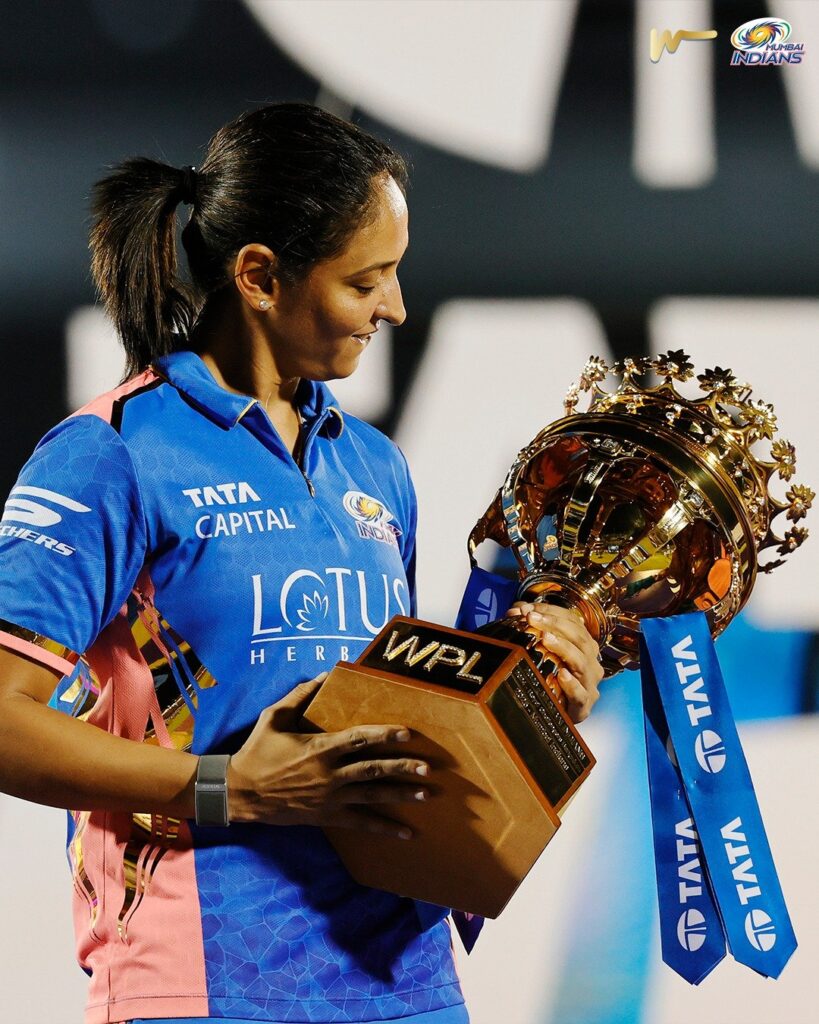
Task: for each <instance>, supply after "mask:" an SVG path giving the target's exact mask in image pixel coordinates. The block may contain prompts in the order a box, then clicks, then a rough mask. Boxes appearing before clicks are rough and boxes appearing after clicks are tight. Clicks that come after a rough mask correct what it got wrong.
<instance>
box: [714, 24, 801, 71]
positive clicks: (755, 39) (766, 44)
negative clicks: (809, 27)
mask: <svg viewBox="0 0 819 1024" xmlns="http://www.w3.org/2000/svg"><path fill="white" fill-rule="evenodd" d="M790 34H791V25H790V22H789V21H783V20H782V19H781V18H755V19H754V20H753V21H746V22H745V23H744V24H743V25H740V26H739V28H737V29H735V30H734V32H733V34H732V35H731V45H732V46H733V48H734V52H733V53H732V54H731V64H732V66H734V67H737V66H739V65H746V66H748V67H757V66H761V65H763V64H801V63H802V56H803V54H804V52H805V44H804V43H789V42H787V40H788V38H789V37H790Z"/></svg>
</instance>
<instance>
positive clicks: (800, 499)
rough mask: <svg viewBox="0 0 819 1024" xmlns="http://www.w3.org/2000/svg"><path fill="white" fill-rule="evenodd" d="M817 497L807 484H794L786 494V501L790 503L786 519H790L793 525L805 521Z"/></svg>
mask: <svg viewBox="0 0 819 1024" xmlns="http://www.w3.org/2000/svg"><path fill="white" fill-rule="evenodd" d="M815 497H816V492H815V491H813V490H812V489H811V488H810V487H807V486H806V485H805V484H794V485H793V487H790V488H788V490H787V492H786V493H785V500H786V501H788V502H789V505H790V507H789V508H788V511H787V512H786V513H785V515H786V518H788V519H790V520H791V522H793V523H796V522H798V521H799V520H800V519H804V518H805V516H806V515H807V513H808V509H809V508H811V507H812V505H813V499H814V498H815Z"/></svg>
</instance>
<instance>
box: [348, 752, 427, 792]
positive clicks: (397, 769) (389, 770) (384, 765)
mask: <svg viewBox="0 0 819 1024" xmlns="http://www.w3.org/2000/svg"><path fill="white" fill-rule="evenodd" d="M428 774H429V765H428V764H426V762H424V761H417V760H415V759H414V758H409V757H407V758H395V759H392V760H385V759H381V760H377V761H376V760H374V761H355V762H354V763H353V764H348V765H344V766H343V767H341V768H339V769H338V770H337V771H336V779H337V780H338V782H339V784H340V785H346V784H348V783H351V782H374V781H376V780H378V779H390V778H398V779H408V778H412V777H413V776H418V775H421V776H424V775H428Z"/></svg>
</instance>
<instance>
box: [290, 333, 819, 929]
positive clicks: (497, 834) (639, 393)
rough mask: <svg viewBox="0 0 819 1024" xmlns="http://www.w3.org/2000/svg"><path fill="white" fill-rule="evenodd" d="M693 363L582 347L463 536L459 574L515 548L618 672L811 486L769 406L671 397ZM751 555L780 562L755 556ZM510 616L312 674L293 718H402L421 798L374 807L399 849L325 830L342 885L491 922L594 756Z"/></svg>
mask: <svg viewBox="0 0 819 1024" xmlns="http://www.w3.org/2000/svg"><path fill="white" fill-rule="evenodd" d="M609 375H613V376H614V377H615V378H616V379H617V383H616V386H615V387H614V388H613V389H612V390H606V389H605V388H604V383H605V382H606V380H607V378H608V377H609ZM693 375H694V373H693V367H692V365H691V363H690V361H689V360H688V357H687V356H686V354H685V353H684V352H682V351H675V352H667V353H666V354H664V355H661V356H658V357H656V358H654V359H648V358H641V359H625V360H623V361H621V362H618V363H615V364H614V366H612V367H609V366H608V365H607V364H606V363H605V362H604V361H603V360H602V359H601V358H599V357H596V356H595V357H592V358H590V359H589V360H588V362H587V363H586V366H585V368H584V370H583V373H582V375H581V378H580V381H579V384H578V385H573V386H572V388H571V389H570V391H569V394H568V396H567V399H566V409H565V411H566V415H565V416H564V417H563V418H562V419H559V420H557V421H556V422H554V423H551V424H550V425H549V426H547V427H545V428H544V429H543V430H542V431H541V432H540V433H539V434H538V435H537V436H536V437H535V438H534V440H533V441H532V442H531V443H530V444H528V445H527V446H526V447H525V448H523V449H522V450H521V451H520V453H519V454H518V456H517V458H516V459H515V461H514V463H513V465H512V467H511V469H510V470H509V473H508V474H507V477H506V480H505V481H504V483H503V485H502V486H501V488H500V490H499V491H498V493H497V495H496V496H495V498H494V500H493V501H492V503H491V504H490V506H489V508H488V509H487V510H486V512H485V513H484V515H483V516H482V517H481V518H480V520H479V521H478V523H477V524H476V526H475V527H474V528H473V530H472V532H471V534H470V536H469V553H470V559H471V562H472V566H473V568H475V566H476V564H477V563H476V554H475V553H476V549H477V548H478V546H479V545H480V544H481V543H482V542H483V541H486V540H491V541H494V542H496V543H497V544H498V545H500V546H501V547H504V548H509V549H511V551H512V552H513V554H514V556H515V559H516V562H517V567H518V579H519V587H518V591H517V597H518V598H519V599H523V600H527V601H535V600H537V601H546V602H551V603H557V604H561V605H563V606H565V607H569V608H572V609H575V610H576V612H577V613H578V614H579V615H581V616H582V617H583V620H584V622H585V624H586V627H587V628H588V630H589V632H590V633H591V634H592V636H593V637H594V638H595V639H596V640H597V642H598V643H599V645H600V656H601V662H602V664H603V667H604V669H605V671H606V674H607V675H609V676H611V675H614V674H615V673H617V672H619V671H621V670H622V669H626V668H635V667H636V666H637V664H638V661H639V637H640V621H641V619H643V618H646V617H658V616H659V617H668V616H674V615H678V614H682V613H685V612H691V611H702V612H704V613H705V614H706V617H707V621H708V625H709V627H710V630H711V634H712V636H714V637H716V636H717V635H718V634H719V633H721V632H722V631H723V630H724V629H725V627H726V626H727V625H728V623H729V622H730V621H731V620H732V619H733V617H734V616H735V615H736V614H737V613H738V612H739V611H740V609H741V608H742V607H743V606H744V604H745V603H746V601H747V600H748V597H749V596H750V593H751V590H752V588H753V585H754V582H755V579H756V576H757V572H758V571H759V570H760V569H761V570H762V571H763V572H768V571H770V570H771V569H773V568H774V567H776V566H777V565H779V564H781V562H782V557H783V556H785V555H787V554H788V553H789V552H791V551H793V550H794V549H795V548H797V547H798V546H799V545H800V544H801V543H802V542H803V541H804V539H805V537H806V536H807V530H805V529H804V528H803V527H801V526H799V525H796V524H797V523H798V522H799V521H800V520H801V519H802V518H803V517H804V515H805V513H806V512H807V510H808V509H809V508H810V506H811V503H812V500H813V498H814V496H815V495H814V493H813V491H812V490H810V488H808V487H806V486H804V485H799V484H791V483H790V481H791V478H792V476H793V474H794V470H795V452H794V447H793V445H792V444H790V442H788V441H786V440H784V439H775V438H774V432H775V429H776V417H775V414H774V410H773V408H772V407H771V406H770V405H768V404H766V403H765V402H764V401H762V400H759V399H756V400H754V399H752V396H751V389H750V387H749V386H748V385H746V384H742V383H740V382H739V381H737V380H736V379H735V378H734V376H733V374H732V372H731V371H730V370H723V369H721V368H719V367H717V368H716V369H713V370H706V371H705V372H704V373H702V374H700V375H699V376H698V377H697V382H698V385H699V393H698V394H697V395H694V396H693V397H685V396H684V395H683V393H682V392H681V390H680V389H679V388H678V385H680V384H684V383H685V382H687V381H689V380H690V379H691V378H692V377H693ZM652 376H653V377H654V380H653V381H652V379H651V378H652ZM581 393H587V394H588V395H589V396H590V401H589V405H588V408H587V409H586V410H585V411H578V408H577V406H578V403H579V398H580V394H581ZM764 442H770V444H769V447H768V448H767V450H766V452H764V453H762V452H760V445H761V444H762V443H764ZM763 454H765V458H763V457H762V455H763ZM774 476H777V477H779V478H780V479H781V480H783V481H786V482H787V484H788V489H787V491H786V493H785V494H784V498H783V499H781V498H778V497H775V496H774V495H773V494H772V493H771V491H770V490H769V483H770V481H771V478H772V477H774ZM782 513H784V515H785V517H786V519H787V520H789V521H790V523H791V524H792V525H791V526H790V527H789V528H788V529H787V531H786V532H785V533H784V536H781V537H780V536H776V535H775V534H774V532H773V531H772V528H771V523H772V520H773V519H774V518H775V517H776V516H778V515H780V514H782ZM770 548H775V549H776V552H777V554H778V556H779V557H777V558H775V559H774V560H772V561H769V562H767V563H766V564H761V563H760V561H759V555H760V553H761V552H763V551H765V550H767V549H770ZM499 611H502V609H499ZM521 621H522V620H516V619H509V620H504V619H500V620H498V621H496V622H491V623H488V624H487V625H486V626H485V627H484V628H482V629H480V630H478V631H477V632H478V634H479V635H476V634H475V633H467V632H463V631H454V630H450V629H445V628H443V627H439V626H435V625H433V624H430V623H421V622H417V621H414V620H409V619H393V620H392V621H391V622H390V623H388V624H387V626H386V627H385V629H384V630H383V631H382V633H380V634H379V636H377V637H376V638H375V640H374V641H373V643H372V644H371V645H370V647H368V649H367V650H366V651H365V652H364V654H363V655H362V656H361V657H360V658H359V659H358V661H357V662H356V663H355V664H346V663H341V664H340V665H338V666H337V667H336V668H335V669H334V670H333V671H332V673H331V674H330V677H329V678H328V680H327V681H326V682H325V684H324V686H323V687H322V689H321V690H320V692H319V694H318V696H317V698H316V699H315V701H314V702H313V704H312V705H311V706H310V709H309V712H308V717H309V719H310V721H312V722H313V723H314V724H315V725H316V726H318V727H320V728H323V729H328V730H329V729H340V728H346V727H348V726H350V725H353V724H355V723H359V724H366V723H377V722H394V721H395V722H405V723H406V724H407V725H408V726H409V727H410V728H411V729H412V730H413V732H414V740H415V743H414V746H413V750H412V752H413V753H414V754H417V755H418V756H421V757H424V758H426V759H428V760H429V761H430V764H431V774H430V778H429V781H430V787H431V788H432V789H433V790H436V795H435V798H434V799H432V800H430V801H428V802H427V803H425V804H422V805H419V806H418V807H417V808H415V807H413V806H411V805H409V804H401V805H391V806H390V808H388V809H387V810H388V812H389V813H390V814H391V815H392V816H394V817H396V818H400V819H401V820H403V821H405V822H406V823H407V824H408V825H409V826H410V827H411V828H412V829H413V831H414V833H415V838H414V839H413V840H412V841H410V842H402V841H401V840H398V839H392V838H389V837H380V836H369V835H368V836H362V835H358V834H356V833H353V832H345V831H343V830H328V835H329V836H330V838H331V841H332V842H333V843H334V844H335V846H336V848H337V849H338V851H339V853H340V855H341V857H342V859H343V861H344V862H345V864H346V865H347V867H348V869H349V870H350V872H351V873H352V875H353V876H354V877H355V878H356V879H357V880H358V881H360V882H362V883H365V884H368V885H373V886H376V887H379V888H384V889H388V890H390V891H393V892H397V893H400V894H402V895H406V896H412V897H414V898H416V899H421V900H426V901H428V902H431V903H436V904H440V905H442V906H446V907H453V908H456V909H459V910H463V911H467V912H470V913H476V914H480V915H482V916H486V917H496V916H497V915H498V914H499V913H500V911H501V910H502V909H503V907H504V906H505V904H506V902H507V901H508V899H509V898H510V896H511V895H512V893H513V892H514V891H515V889H516V888H517V886H518V885H519V884H520V882H521V881H522V879H523V877H524V876H525V875H526V873H527V872H528V870H529V869H530V868H531V866H532V864H533V863H534V862H535V860H536V859H537V857H538V856H539V855H540V853H541V852H542V850H543V848H544V847H545V845H546V844H547V843H548V842H549V840H550V839H551V838H552V836H553V835H554V833H555V831H556V830H557V828H558V826H559V824H560V816H561V814H562V812H563V810H564V809H565V806H566V804H567V802H568V800H569V798H570V797H571V796H572V795H573V794H574V792H575V791H576V790H577V788H578V786H579V785H580V784H581V783H582V782H583V780H584V779H585V778H586V776H587V774H588V772H589V771H590V769H591V767H592V766H593V763H594V759H593V757H592V756H591V754H590V752H589V751H588V748H587V747H586V745H585V744H584V742H583V740H582V738H581V736H580V734H579V733H578V731H577V730H576V728H575V727H574V726H573V725H572V723H571V722H570V720H569V718H568V717H567V715H566V713H565V707H564V704H565V702H564V699H563V694H562V691H561V690H560V689H559V687H558V686H557V684H556V682H555V679H554V673H555V672H556V670H557V666H556V665H555V662H554V660H553V659H552V658H551V657H550V656H549V654H548V652H546V651H545V650H544V649H543V648H542V647H541V646H540V638H539V636H538V634H537V633H536V632H534V631H532V632H529V631H526V629H525V628H522V627H521Z"/></svg>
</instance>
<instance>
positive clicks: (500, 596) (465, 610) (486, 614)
mask: <svg viewBox="0 0 819 1024" xmlns="http://www.w3.org/2000/svg"><path fill="white" fill-rule="evenodd" d="M517 591H518V584H517V583H516V582H515V580H507V579H504V577H503V576H498V575H496V574H495V573H493V572H487V571H486V570H485V569H479V568H478V567H477V566H475V567H474V568H473V569H472V572H471V573H470V574H469V579H468V580H467V584H466V590H465V591H464V596H463V598H462V600H461V607H460V609H459V611H458V617H457V619H456V621H455V628H456V629H463V630H466V631H467V632H474V631H475V630H476V629H479V628H480V627H481V626H485V625H486V624H487V623H488V622H494V621H495V619H497V618H499V617H500V616H501V615H503V614H505V612H506V611H507V610H508V609H509V607H510V606H511V605H512V603H513V602H514V600H515V596H516V594H517ZM452 920H453V921H454V923H455V927H456V928H457V929H458V934H459V935H460V936H461V941H462V942H463V944H464V949H465V950H466V951H467V953H471V952H472V949H473V948H474V946H475V943H476V942H477V941H478V936H479V935H480V933H481V929H482V928H483V923H484V919H483V918H482V917H480V916H478V915H477V914H465V913H464V912H463V911H460V910H453V912H452Z"/></svg>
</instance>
